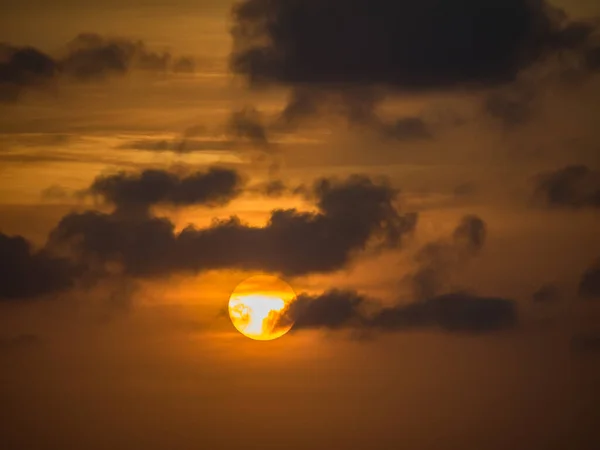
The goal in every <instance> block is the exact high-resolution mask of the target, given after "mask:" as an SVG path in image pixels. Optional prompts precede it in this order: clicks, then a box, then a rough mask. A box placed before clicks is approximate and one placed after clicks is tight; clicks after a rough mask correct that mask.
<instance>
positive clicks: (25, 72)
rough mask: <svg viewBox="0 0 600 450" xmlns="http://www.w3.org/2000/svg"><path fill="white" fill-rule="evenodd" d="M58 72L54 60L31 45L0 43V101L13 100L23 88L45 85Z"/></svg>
mask: <svg viewBox="0 0 600 450" xmlns="http://www.w3.org/2000/svg"><path fill="white" fill-rule="evenodd" d="M57 73H58V67H57V63H56V61H54V59H52V58H51V57H49V56H48V55H46V54H44V53H42V52H40V51H39V50H37V49H35V48H32V47H22V48H17V47H13V46H10V45H5V44H0V101H14V100H17V99H18V98H19V96H20V95H21V93H22V92H23V90H24V89H27V88H32V87H33V88H35V87H40V86H43V85H45V84H46V83H47V82H48V81H50V80H52V79H53V78H54V77H55V76H56V74H57Z"/></svg>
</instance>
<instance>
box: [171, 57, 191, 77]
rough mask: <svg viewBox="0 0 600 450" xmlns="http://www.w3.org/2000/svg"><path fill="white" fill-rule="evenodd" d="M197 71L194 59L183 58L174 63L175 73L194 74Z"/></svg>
mask: <svg viewBox="0 0 600 450" xmlns="http://www.w3.org/2000/svg"><path fill="white" fill-rule="evenodd" d="M195 71H196V61H195V60H194V59H193V58H190V57H186V56H182V57H179V58H177V59H176V60H175V61H174V62H173V72H175V73H194V72H195Z"/></svg>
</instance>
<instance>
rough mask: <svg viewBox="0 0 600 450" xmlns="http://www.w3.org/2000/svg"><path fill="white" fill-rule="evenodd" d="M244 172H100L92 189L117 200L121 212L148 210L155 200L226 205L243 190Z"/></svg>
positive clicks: (224, 170) (93, 191)
mask: <svg viewBox="0 0 600 450" xmlns="http://www.w3.org/2000/svg"><path fill="white" fill-rule="evenodd" d="M242 185H243V179H242V176H241V175H240V174H239V173H238V172H236V171H235V170H231V169H225V168H218V167H212V168H210V169H209V170H207V171H206V172H196V173H192V174H189V175H186V176H178V175H176V174H173V173H170V172H168V171H165V170H158V169H149V170H144V171H143V172H141V173H126V172H121V173H118V174H114V175H108V176H100V177H98V178H96V179H95V180H94V182H93V183H92V185H91V187H90V188H89V192H90V193H91V194H95V195H99V196H101V197H103V198H104V199H105V200H106V201H107V202H109V203H112V204H114V205H115V206H116V207H117V210H119V212H130V213H131V212H138V211H140V210H141V211H146V210H147V209H148V208H149V207H150V206H152V205H155V204H161V203H162V204H171V205H175V206H186V205H194V204H196V205H205V206H211V207H216V206H223V205H225V204H226V203H228V202H229V201H231V200H232V199H233V198H235V197H236V196H237V195H239V194H240V192H241V189H242Z"/></svg>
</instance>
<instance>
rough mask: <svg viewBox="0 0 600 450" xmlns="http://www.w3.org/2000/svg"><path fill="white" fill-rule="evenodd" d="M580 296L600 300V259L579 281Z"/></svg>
mask: <svg viewBox="0 0 600 450" xmlns="http://www.w3.org/2000/svg"><path fill="white" fill-rule="evenodd" d="M579 296H580V297H582V298H589V299H600V259H599V260H598V261H596V262H595V263H594V264H592V266H591V267H589V268H588V269H587V270H586V271H585V272H584V274H583V275H582V276H581V280H580V281H579Z"/></svg>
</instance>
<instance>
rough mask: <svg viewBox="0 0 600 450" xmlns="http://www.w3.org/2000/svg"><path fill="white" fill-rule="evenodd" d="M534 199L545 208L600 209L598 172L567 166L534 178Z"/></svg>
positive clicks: (599, 178) (599, 175)
mask: <svg viewBox="0 0 600 450" xmlns="http://www.w3.org/2000/svg"><path fill="white" fill-rule="evenodd" d="M534 183H535V187H534V198H535V200H537V201H538V202H540V203H542V204H543V205H544V206H547V207H563V208H564V207H567V208H585V207H591V208H600V172H598V171H596V170H592V169H590V168H589V167H587V166H584V165H573V166H567V167H564V168H562V169H559V170H556V171H553V172H545V173H542V174H539V175H537V176H536V177H535V178H534Z"/></svg>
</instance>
